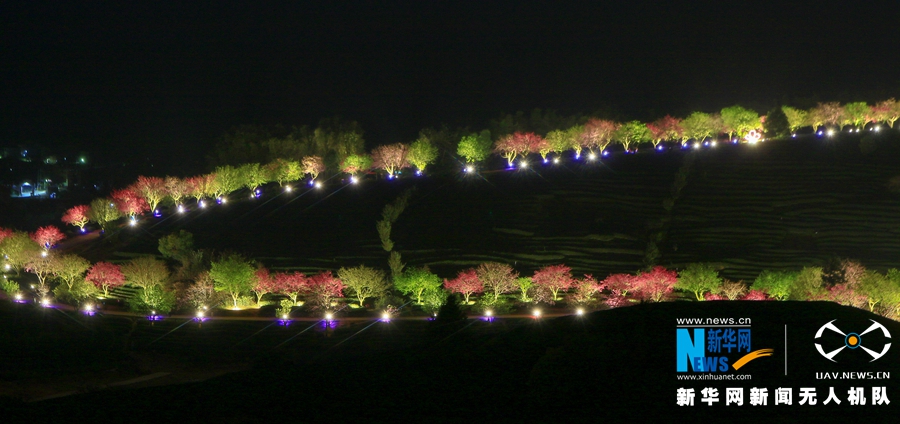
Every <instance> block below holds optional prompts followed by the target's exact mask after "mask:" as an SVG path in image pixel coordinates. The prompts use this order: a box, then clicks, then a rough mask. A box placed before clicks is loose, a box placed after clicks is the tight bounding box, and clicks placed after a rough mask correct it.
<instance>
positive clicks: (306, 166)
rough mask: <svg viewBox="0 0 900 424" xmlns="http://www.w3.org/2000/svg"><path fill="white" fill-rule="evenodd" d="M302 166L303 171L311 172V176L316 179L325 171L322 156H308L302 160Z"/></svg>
mask: <svg viewBox="0 0 900 424" xmlns="http://www.w3.org/2000/svg"><path fill="white" fill-rule="evenodd" d="M300 168H301V169H300V170H301V172H302V173H304V174H309V178H312V179H316V178H319V174H321V173H323V172H325V161H324V160H323V159H322V157H321V156H306V157H304V158H303V159H302V160H301V161H300ZM295 179H299V178H295Z"/></svg>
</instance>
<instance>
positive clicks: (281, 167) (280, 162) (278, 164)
mask: <svg viewBox="0 0 900 424" xmlns="http://www.w3.org/2000/svg"><path fill="white" fill-rule="evenodd" d="M310 157H312V156H310ZM304 159H306V158H304ZM323 166H324V165H323ZM263 173H264V174H265V175H266V179H268V180H270V181H276V182H278V185H279V186H280V187H284V183H286V182H288V181H297V180H299V179H300V177H302V176H303V167H302V165H301V164H300V162H297V161H295V160H287V159H282V158H277V159H275V160H273V161H272V162H269V163H267V164H266V165H265V166H263Z"/></svg>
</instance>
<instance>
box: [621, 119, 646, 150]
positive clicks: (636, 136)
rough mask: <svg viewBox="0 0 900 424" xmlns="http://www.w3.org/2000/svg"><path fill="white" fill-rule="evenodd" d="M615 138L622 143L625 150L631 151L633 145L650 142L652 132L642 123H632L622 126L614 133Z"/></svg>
mask: <svg viewBox="0 0 900 424" xmlns="http://www.w3.org/2000/svg"><path fill="white" fill-rule="evenodd" d="M613 134H614V135H613V137H615V139H616V140H617V141H618V142H619V143H622V146H623V147H625V150H629V146H630V145H631V143H643V142H645V141H650V130H649V129H647V126H646V125H644V123H643V122H641V121H630V122H626V123H624V124H622V125H621V126H619V128H618V129H617V130H616V131H615V133H613Z"/></svg>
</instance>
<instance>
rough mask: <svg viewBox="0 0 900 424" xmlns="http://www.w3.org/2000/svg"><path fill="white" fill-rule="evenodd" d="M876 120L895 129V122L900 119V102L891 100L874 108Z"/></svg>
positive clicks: (877, 104)
mask: <svg viewBox="0 0 900 424" xmlns="http://www.w3.org/2000/svg"><path fill="white" fill-rule="evenodd" d="M872 117H873V119H874V120H876V121H879V122H884V123H886V124H887V126H888V127H893V126H894V122H896V121H897V119H900V102H898V101H897V100H895V99H893V98H890V99H887V100H884V101H881V102H878V103H876V104H875V105H873V106H872Z"/></svg>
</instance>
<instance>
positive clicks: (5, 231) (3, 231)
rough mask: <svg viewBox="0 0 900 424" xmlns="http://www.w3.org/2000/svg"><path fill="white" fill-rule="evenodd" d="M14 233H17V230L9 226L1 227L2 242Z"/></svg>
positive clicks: (0, 238) (0, 236)
mask: <svg viewBox="0 0 900 424" xmlns="http://www.w3.org/2000/svg"><path fill="white" fill-rule="evenodd" d="M13 234H15V231H13V230H11V229H9V228H3V227H0V243H3V240H5V239H6V238H7V237H9V236H11V235H13Z"/></svg>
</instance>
